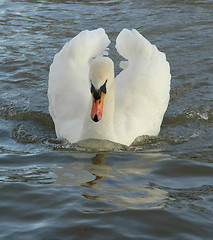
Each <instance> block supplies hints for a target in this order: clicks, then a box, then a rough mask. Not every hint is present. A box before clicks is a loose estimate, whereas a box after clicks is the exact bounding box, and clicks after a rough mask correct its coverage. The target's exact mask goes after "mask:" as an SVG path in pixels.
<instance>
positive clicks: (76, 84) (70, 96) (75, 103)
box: [48, 28, 110, 142]
mask: <svg viewBox="0 0 213 240" xmlns="http://www.w3.org/2000/svg"><path fill="white" fill-rule="evenodd" d="M109 43H110V41H109V39H108V36H107V35H106V33H105V31H104V29H102V28H99V29H96V30H93V31H88V30H86V31H83V32H81V33H79V34H78V35H77V36H76V37H74V38H73V39H71V40H70V41H69V42H68V43H66V44H65V45H64V47H63V48H62V50H61V51H60V52H59V53H58V54H56V55H55V57H54V60H53V63H52V64H51V66H50V73H49V86H48V98H49V112H50V114H51V116H52V118H53V121H54V123H55V129H56V135H57V137H60V138H65V139H67V140H68V141H70V142H76V141H78V140H79V137H80V134H81V130H82V127H83V122H84V117H85V114H86V113H87V108H88V104H89V101H90V83H89V63H90V60H91V59H93V58H94V57H96V56H99V55H103V54H104V53H105V51H106V49H107V47H108V45H109Z"/></svg>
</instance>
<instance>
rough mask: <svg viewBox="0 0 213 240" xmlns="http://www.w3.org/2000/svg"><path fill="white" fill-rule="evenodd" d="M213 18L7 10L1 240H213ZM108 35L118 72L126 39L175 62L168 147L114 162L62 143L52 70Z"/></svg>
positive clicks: (149, 142)
mask: <svg viewBox="0 0 213 240" xmlns="http://www.w3.org/2000/svg"><path fill="white" fill-rule="evenodd" d="M212 16H213V8H212V1H211V0H203V1H199V0H193V1H192V0H190V1H148V0H147V1H137V0H132V1H130V0H125V1H119V0H114V1H44V0H40V1H33V0H26V1H24V0H23V1H21V0H20V1H15V0H7V1H4V0H1V1H0V43H1V44H0V58H1V63H0V93H1V94H0V239H3V240H4V239H10V240H13V239H14V240H19V239H21V240H25V239H26V240H28V239H37V240H40V239H45V240H47V239H51V240H53V239H187V240H190V239H193V240H194V239H212V237H213V230H212V222H213V215H212V211H213V196H212V191H213V179H212V175H213V167H212V156H213V149H212V143H213V140H212V139H213V125H212V122H213V104H212V100H213V88H212V87H213V86H212V85H213V82H212V73H213V70H212V64H213V57H212V42H213V37H212V36H213V28H212V23H213V20H212ZM97 27H103V28H105V29H106V31H107V34H108V35H109V37H110V39H111V40H112V44H111V45H110V56H111V57H112V58H113V59H114V61H115V62H118V59H119V56H118V54H117V53H116V50H115V48H114V43H115V39H116V37H117V35H118V33H119V32H120V31H121V30H122V29H123V28H129V29H131V28H136V29H137V30H138V31H139V32H141V33H142V34H143V35H144V36H145V37H146V38H147V39H149V41H150V42H152V43H153V44H155V45H157V47H158V48H159V49H160V50H161V51H163V52H165V53H166V55H167V59H168V61H169V62H170V65H171V73H172V86H171V88H172V89H171V100H170V104H169V108H168V111H167V112H166V115H165V118H164V121H163V124H162V129H161V132H160V134H159V136H158V137H145V138H143V139H142V140H140V141H138V142H136V143H135V144H134V145H133V146H131V147H130V148H127V147H123V146H117V145H116V146H114V145H113V146H112V145H111V144H110V143H108V142H103V144H102V145H103V149H102V150H103V151H97V150H96V149H95V148H94V147H93V146H94V145H95V144H96V143H95V142H91V148H89V149H88V148H85V145H84V143H81V144H78V145H74V146H71V145H70V144H68V143H65V142H62V141H60V140H57V139H56V137H55V133H54V126H53V123H52V120H51V118H50V116H49V113H48V101H47V95H46V93H47V81H48V69H49V65H50V64H51V62H52V59H53V57H54V55H55V54H56V53H57V52H58V51H59V50H60V49H61V48H62V46H63V45H64V44H65V43H66V42H67V41H69V40H70V38H71V37H73V36H75V35H76V34H77V33H79V32H80V31H82V30H84V29H95V28H97ZM116 72H119V69H118V67H117V65H116ZM106 146H109V147H110V148H111V150H109V151H107V152H105V151H104V150H106V149H105V147H106Z"/></svg>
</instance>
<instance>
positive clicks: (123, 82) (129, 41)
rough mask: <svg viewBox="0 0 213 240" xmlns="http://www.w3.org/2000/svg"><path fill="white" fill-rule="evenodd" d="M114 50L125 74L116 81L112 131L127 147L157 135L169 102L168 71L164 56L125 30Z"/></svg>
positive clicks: (143, 40)
mask: <svg viewBox="0 0 213 240" xmlns="http://www.w3.org/2000/svg"><path fill="white" fill-rule="evenodd" d="M116 49H117V51H118V53H119V54H120V55H121V56H122V57H124V58H125V59H127V60H128V61H127V62H121V64H120V65H121V66H122V67H123V68H124V70H123V71H122V72H121V73H120V74H119V75H118V76H117V77H116V79H115V84H116V94H115V95H116V99H115V100H116V102H115V130H116V134H117V136H118V139H119V138H120V139H127V144H128V143H131V142H132V141H134V139H135V138H137V137H138V136H142V135H157V134H158V133H159V131H160V125H161V122H162V119H163V115H164V113H165V111H166V109H167V106H168V101H169V91H170V79H171V75H170V67H169V63H168V62H167V61H166V56H165V54H164V53H162V52H160V51H158V49H157V48H156V46H154V45H152V44H151V43H150V42H149V41H148V40H146V39H145V38H144V37H143V36H142V35H141V34H139V33H138V32H137V31H136V30H131V31H130V30H127V29H124V30H123V31H122V32H121V33H120V34H119V35H118V37H117V40H116ZM124 129H125V130H126V131H124Z"/></svg>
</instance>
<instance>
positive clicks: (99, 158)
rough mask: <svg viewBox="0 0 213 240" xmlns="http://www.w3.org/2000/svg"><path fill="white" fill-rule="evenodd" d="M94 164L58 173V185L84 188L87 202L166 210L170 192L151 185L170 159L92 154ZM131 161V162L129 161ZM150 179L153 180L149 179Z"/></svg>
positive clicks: (64, 168) (62, 168)
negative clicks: (158, 169) (161, 165)
mask: <svg viewBox="0 0 213 240" xmlns="http://www.w3.org/2000/svg"><path fill="white" fill-rule="evenodd" d="M87 156H88V157H89V158H90V161H91V163H87V162H74V163H72V164H69V165H60V167H59V166H58V167H59V168H57V169H55V173H56V174H57V179H56V183H58V184H63V185H64V184H66V185H67V184H72V185H77V186H79V187H80V190H81V195H82V196H83V197H85V198H87V199H91V200H100V201H105V202H107V203H110V204H112V205H114V206H116V207H118V208H132V209H144V208H145V209H150V208H162V207H164V206H165V202H166V201H167V199H168V192H167V191H165V190H163V189H161V188H159V187H158V186H157V185H156V184H154V183H152V182H150V180H151V179H152V177H151V173H152V171H154V170H155V168H156V164H157V163H158V162H160V161H164V160H169V159H170V157H169V156H168V155H165V154H162V153H159V152H152V153H149V152H147V153H135V154H134V155H132V154H131V155H128V154H123V153H114V154H112V153H99V154H95V155H94V154H93V153H88V155H87ZM128 157H129V158H130V159H128ZM148 175H149V176H148Z"/></svg>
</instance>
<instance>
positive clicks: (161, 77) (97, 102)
mask: <svg viewBox="0 0 213 240" xmlns="http://www.w3.org/2000/svg"><path fill="white" fill-rule="evenodd" d="M109 44H110V40H109V38H108V36H107V34H106V33H105V30H104V29H102V28H98V29H95V30H91V31H89V30H85V31H82V32H80V33H79V34H78V35H77V36H75V37H74V38H72V39H71V40H70V41H69V42H68V43H66V44H65V45H64V47H63V48H62V50H61V51H60V52H59V53H57V54H56V55H55V57H54V60H53V63H52V64H51V66H50V71H49V83H48V99H49V112H50V115H51V117H52V119H53V121H54V124H55V131H56V135H57V137H58V138H64V139H66V140H68V141H69V142H70V143H76V142H78V141H81V140H86V139H103V140H109V141H112V142H116V143H119V144H124V145H127V146H129V145H130V144H131V143H132V142H133V141H134V140H135V139H136V138H137V137H139V136H143V135H149V136H156V135H158V133H159V131H160V126H161V123H162V120H163V116H164V113H165V111H166V109H167V107H168V102H169V96H170V95H169V92H170V80H171V75H170V66H169V63H168V62H167V60H166V56H165V54H164V53H162V52H160V51H159V50H158V49H157V47H156V46H154V45H152V44H151V43H150V42H149V41H148V40H146V39H145V38H144V37H143V36H142V35H141V34H140V33H139V32H138V31H137V30H135V29H132V30H128V29H123V30H122V31H121V32H120V33H119V35H118V37H117V39H116V46H115V47H116V49H117V52H118V53H119V54H120V55H121V56H122V57H123V58H124V59H125V61H121V62H120V67H121V68H122V69H123V70H122V71H121V72H120V73H119V74H118V75H117V76H116V77H114V63H113V61H112V60H111V59H110V58H109V57H108V56H107V55H108V46H109Z"/></svg>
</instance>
